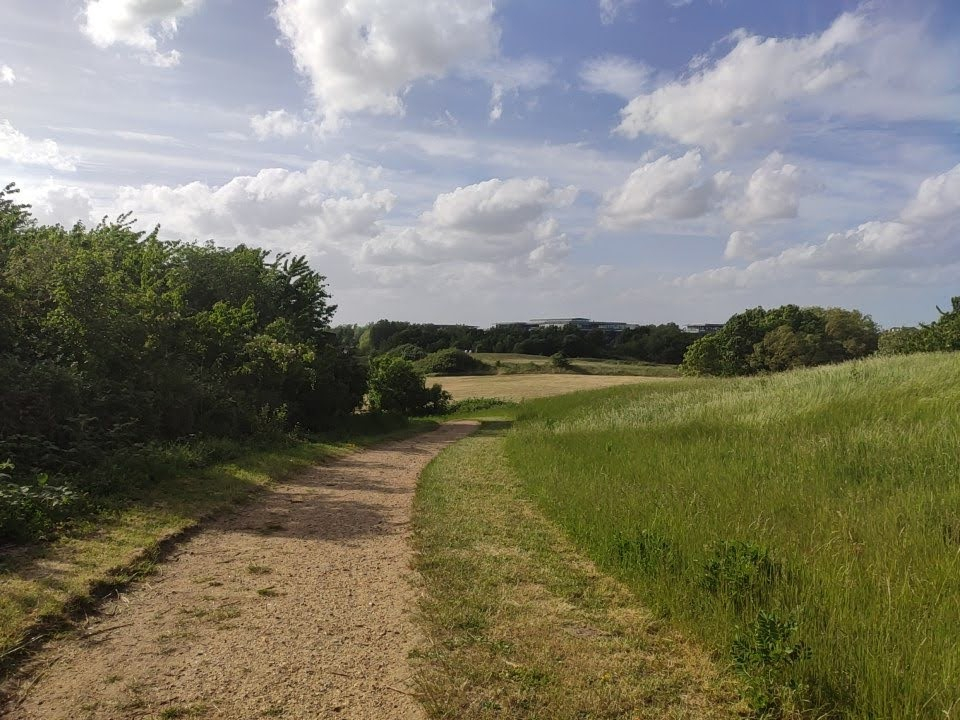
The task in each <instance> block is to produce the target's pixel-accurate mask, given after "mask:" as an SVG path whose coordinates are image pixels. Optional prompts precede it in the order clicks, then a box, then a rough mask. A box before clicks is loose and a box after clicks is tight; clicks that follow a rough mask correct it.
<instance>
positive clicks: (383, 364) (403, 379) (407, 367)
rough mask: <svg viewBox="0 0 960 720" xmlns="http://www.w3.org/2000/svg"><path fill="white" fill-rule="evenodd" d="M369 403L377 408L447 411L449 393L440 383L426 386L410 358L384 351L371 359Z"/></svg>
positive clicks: (385, 410)
mask: <svg viewBox="0 0 960 720" xmlns="http://www.w3.org/2000/svg"><path fill="white" fill-rule="evenodd" d="M367 403H368V405H369V406H370V409H371V410H372V411H374V412H383V413H391V414H394V415H435V414H442V413H443V412H445V411H446V409H447V406H448V405H449V403H450V393H448V392H447V391H445V390H444V389H443V388H442V387H440V386H439V385H437V384H434V385H432V386H431V387H429V388H428V387H426V385H425V384H424V376H423V373H421V372H420V371H419V370H418V369H417V368H416V367H414V365H413V363H411V362H410V361H409V360H404V359H403V358H399V357H394V356H391V355H381V356H380V357H378V358H376V359H374V360H373V361H372V362H371V363H370V377H369V381H368V390H367Z"/></svg>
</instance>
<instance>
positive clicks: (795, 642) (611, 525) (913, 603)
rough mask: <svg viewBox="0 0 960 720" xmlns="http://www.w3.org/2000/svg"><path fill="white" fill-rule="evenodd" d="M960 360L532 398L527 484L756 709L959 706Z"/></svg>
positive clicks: (891, 362)
mask: <svg viewBox="0 0 960 720" xmlns="http://www.w3.org/2000/svg"><path fill="white" fill-rule="evenodd" d="M958 408H960V357H958V356H957V355H956V354H952V355H948V354H930V355H922V356H909V357H897V358H890V359H870V360H865V361H857V362H852V363H846V364H843V365H838V366H832V367H823V368H818V369H812V370H805V371H798V372H791V373H785V374H782V375H774V376H766V377H758V378H750V379H739V380H684V381H681V382H675V383H644V384H638V385H633V386H630V387H621V388H613V389H609V390H605V391H601V392H598V393H590V394H577V395H570V396H565V397H557V398H549V399H544V400H538V401H534V402H532V403H527V404H525V405H523V406H521V408H520V409H519V411H518V417H517V420H516V423H515V425H514V427H513V430H512V431H511V432H510V434H509V435H508V437H507V454H508V457H509V458H510V462H511V465H512V467H513V468H514V469H515V471H517V472H518V473H519V474H520V476H521V478H522V480H523V483H524V486H525V488H526V491H527V492H528V493H529V495H530V496H531V497H532V498H534V499H535V500H536V502H537V503H538V504H539V506H540V507H541V508H542V509H543V510H544V511H545V512H546V513H547V515H548V516H549V517H551V518H552V519H553V520H554V521H556V522H557V523H558V524H559V525H560V526H561V527H562V528H564V529H565V531H566V532H567V534H568V536H569V537H570V538H571V539H572V540H573V541H574V543H575V544H576V545H577V546H578V547H580V548H581V549H583V550H584V551H586V552H587V553H588V554H589V555H590V556H591V557H592V558H593V560H594V561H595V562H597V563H598V565H599V566H600V567H601V568H602V569H604V570H605V571H607V572H611V573H613V574H614V575H615V576H616V577H618V578H620V579H621V580H622V581H624V582H626V583H627V584H628V585H629V586H630V587H632V588H633V590H634V591H635V592H636V593H637V594H638V596H639V597H640V598H641V599H642V600H643V601H644V602H645V603H646V604H647V605H648V606H649V607H651V608H652V609H654V610H655V611H656V612H657V613H658V614H659V615H660V616H661V617H664V618H667V619H669V620H670V622H671V623H672V624H673V625H674V626H675V627H678V628H680V629H681V630H682V631H684V632H685V633H686V634H688V635H689V636H690V637H692V638H698V639H699V640H700V641H701V642H704V643H706V644H707V645H708V646H709V647H712V648H713V649H714V650H715V651H716V652H717V653H719V657H720V658H725V659H726V661H727V662H731V663H732V664H733V666H734V667H735V668H736V669H737V670H738V672H739V674H740V676H741V677H742V678H743V679H744V681H745V683H746V685H747V688H748V690H747V696H748V698H749V699H750V700H751V703H752V705H753V707H754V708H755V710H756V711H758V712H759V713H770V714H772V715H777V714H786V715H791V716H792V715H794V714H800V715H803V716H805V717H824V716H826V717H834V716H842V717H848V718H864V719H865V718H895V717H896V718H901V717H903V718H906V717H911V718H957V717H960V463H958V461H957V458H958V454H960V412H958Z"/></svg>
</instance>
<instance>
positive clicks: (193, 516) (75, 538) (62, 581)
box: [0, 421, 433, 671]
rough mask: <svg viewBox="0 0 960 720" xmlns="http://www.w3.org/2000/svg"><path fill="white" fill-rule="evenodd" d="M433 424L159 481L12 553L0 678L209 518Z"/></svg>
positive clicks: (0, 578) (302, 447)
mask: <svg viewBox="0 0 960 720" xmlns="http://www.w3.org/2000/svg"><path fill="white" fill-rule="evenodd" d="M432 426H433V423H430V422H420V421H418V422H413V423H410V424H408V425H403V426H393V427H388V426H382V427H370V426H368V427H362V426H359V425H358V427H357V429H356V432H355V434H349V433H348V434H343V433H341V434H339V435H337V436H335V437H331V438H327V439H323V440H313V441H300V442H295V443H289V444H284V445H281V446H278V447H275V448H273V449H271V450H262V451H257V452H248V453H245V454H241V455H239V456H238V457H236V458H234V459H233V460H231V461H229V462H225V463H220V464H216V465H213V466H210V467H207V468H202V469H194V470H191V471H189V472H185V473H179V474H159V475H156V479H155V481H154V482H150V483H145V484H143V485H142V486H140V485H138V486H136V487H137V490H136V491H135V492H131V493H130V494H129V495H128V497H126V498H124V500H123V502H119V501H118V502H116V503H114V504H113V505H112V506H110V507H107V508H105V509H104V510H102V511H101V512H100V513H99V514H98V515H97V516H95V517H93V518H89V519H88V520H87V521H86V522H84V523H80V524H77V525H76V526H75V527H74V528H73V530H72V531H71V532H69V533H67V534H65V535H63V536H61V537H60V538H59V539H57V540H55V541H53V542H49V543H37V544H34V545H31V546H26V547H13V548H10V547H8V548H5V549H4V554H3V556H2V562H0V671H2V670H9V669H10V667H12V665H13V662H14V661H15V660H17V658H18V657H19V656H20V655H21V654H22V653H24V652H26V651H29V650H30V649H31V648H32V647H34V646H35V645H37V644H38V643H39V641H40V640H42V639H43V638H44V637H45V636H46V635H48V634H49V633H50V632H52V631H55V630H56V629H57V627H59V626H60V625H62V624H63V623H64V621H65V620H66V618H67V617H68V616H69V615H71V614H74V613H78V612H79V611H81V610H84V609H86V608H89V607H90V606H91V605H92V604H94V603H95V602H96V601H97V599H98V598H99V597H102V596H104V595H106V594H108V593H109V591H111V590H112V589H114V588H116V587H118V586H122V585H124V584H126V583H128V582H130V581H132V580H135V579H137V578H139V577H143V576H144V575H146V574H148V573H149V572H151V571H152V569H153V567H154V564H155V562H156V560H157V559H158V558H159V557H161V556H162V555H163V553H164V552H165V550H166V549H167V548H168V547H169V546H171V545H172V543H173V542H174V541H175V540H176V539H178V538H180V537H182V536H183V535H184V534H185V533H187V532H189V531H190V530H191V529H192V528H195V527H197V526H198V524H199V523H201V522H202V521H203V519H204V518H207V517H209V516H211V515H213V514H215V513H219V512H222V511H224V510H226V509H228V508H230V507H232V506H233V505H235V504H236V503H241V502H245V501H246V500H248V499H249V498H250V497H251V496H252V495H253V494H254V493H256V492H258V491H260V490H262V489H263V488H265V487H267V486H268V485H270V484H271V483H273V482H275V481H277V480H280V479H282V478H284V477H287V476H289V475H290V474H292V473H296V472H298V471H300V470H302V469H304V468H307V467H309V466H311V465H313V464H316V463H317V462H322V461H324V460H328V459H330V458H333V457H337V456H341V455H344V454H347V453H349V452H352V451H354V450H356V449H358V448H360V447H363V446H367V445H370V444H373V443H375V442H378V441H381V440H384V439H386V438H389V437H400V436H408V435H411V434H414V433H416V432H420V431H422V430H424V429H426V428H428V427H432ZM251 567H254V566H251ZM267 570H268V571H269V569H267ZM253 572H256V571H254V570H251V573H253Z"/></svg>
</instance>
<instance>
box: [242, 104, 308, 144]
mask: <svg viewBox="0 0 960 720" xmlns="http://www.w3.org/2000/svg"><path fill="white" fill-rule="evenodd" d="M250 127H251V129H252V130H253V133H254V135H256V136H257V139H259V140H265V139H267V138H269V137H280V138H292V137H295V136H297V135H299V134H300V133H302V132H304V131H306V130H307V129H308V128H310V127H311V124H310V123H308V122H304V121H303V120H301V119H300V118H299V117H297V116H296V115H294V114H292V113H289V112H287V111H286V110H282V109H281V110H271V111H270V112H268V113H264V114H263V115H254V116H253V117H252V118H250Z"/></svg>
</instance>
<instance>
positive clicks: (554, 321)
mask: <svg viewBox="0 0 960 720" xmlns="http://www.w3.org/2000/svg"><path fill="white" fill-rule="evenodd" d="M568 325H573V326H574V327H576V328H577V329H578V330H603V331H604V332H623V331H624V330H630V329H632V328H635V327H640V326H639V325H636V324H633V323H624V322H607V321H602V320H591V319H590V318H582V317H570V318H535V319H533V320H528V321H527V322H512V323H497V324H496V325H494V327H497V328H523V329H524V330H533V329H535V328H564V327H567V326H568Z"/></svg>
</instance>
